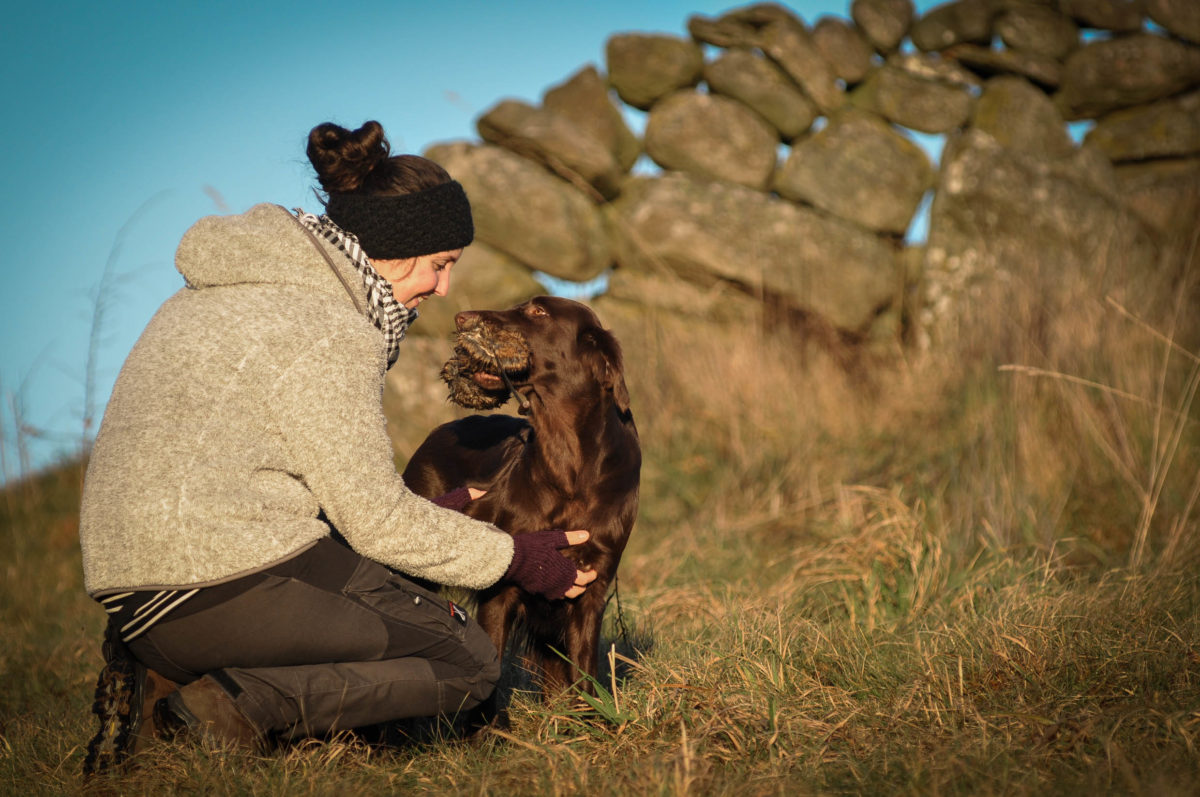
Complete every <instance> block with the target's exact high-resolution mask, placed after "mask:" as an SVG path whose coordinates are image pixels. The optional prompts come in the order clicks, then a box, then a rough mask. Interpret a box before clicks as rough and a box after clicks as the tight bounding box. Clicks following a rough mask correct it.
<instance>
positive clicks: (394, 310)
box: [292, 208, 418, 368]
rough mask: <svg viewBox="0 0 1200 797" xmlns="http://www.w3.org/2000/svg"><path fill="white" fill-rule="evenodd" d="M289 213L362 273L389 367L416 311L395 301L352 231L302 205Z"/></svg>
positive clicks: (368, 316)
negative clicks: (305, 209) (306, 210)
mask: <svg viewBox="0 0 1200 797" xmlns="http://www.w3.org/2000/svg"><path fill="white" fill-rule="evenodd" d="M292 212H293V213H295V214H296V218H297V219H298V220H299V221H300V223H301V224H303V225H304V226H305V227H307V228H308V229H309V230H311V231H312V232H313V233H315V234H316V235H319V236H321V237H322V238H324V239H325V240H326V241H329V242H330V243H331V244H333V245H334V246H336V247H337V248H338V249H339V250H340V251H341V252H342V254H344V255H346V257H348V258H350V262H351V263H353V264H354V268H355V270H356V271H358V273H359V274H360V275H361V276H362V280H363V284H364V285H366V287H367V318H369V319H370V321H371V323H372V324H374V325H375V326H376V327H378V329H379V331H380V332H382V333H383V340H384V343H385V344H386V346H387V357H388V368H391V367H392V365H394V364H395V362H396V358H397V357H399V356H400V341H402V340H404V333H405V332H407V331H408V328H409V326H411V325H412V322H413V321H416V320H417V315H418V313H417V311H416V310H410V309H408V308H407V307H405V306H404V305H402V304H400V303H399V302H397V301H396V297H395V296H394V295H393V294H392V284H391V283H390V282H388V281H387V280H385V279H384V278H383V277H381V276H379V272H378V271H376V270H375V267H374V266H372V265H371V260H370V259H369V258H368V257H367V254H366V252H364V251H363V250H362V246H360V245H359V243H358V238H357V237H356V236H355V235H354V233H351V232H348V231H346V230H343V229H342V228H341V227H339V226H337V225H336V224H334V223H333V221H332V220H331V219H330V218H329V217H328V216H325V215H321V216H317V215H315V214H312V213H306V212H305V211H304V210H303V209H302V208H293V209H292Z"/></svg>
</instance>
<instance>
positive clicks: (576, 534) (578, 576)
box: [564, 529, 596, 598]
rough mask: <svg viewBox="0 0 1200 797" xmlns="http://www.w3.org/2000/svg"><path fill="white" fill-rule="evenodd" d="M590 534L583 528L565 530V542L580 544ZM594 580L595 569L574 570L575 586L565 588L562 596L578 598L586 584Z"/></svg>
mask: <svg viewBox="0 0 1200 797" xmlns="http://www.w3.org/2000/svg"><path fill="white" fill-rule="evenodd" d="M590 536H592V535H591V534H590V533H589V532H587V531H584V530H583V529H577V530H575V531H568V532H567V543H568V544H570V545H581V544H583V543H585V542H587V539H588V537H590ZM595 580H596V571H595V570H576V571H575V586H573V587H571V588H570V589H569V590H567V594H566V595H565V596H564V597H567V598H578V597H579V596H580V595H582V594H583V591H584V590H585V589H587V585H588V584H591V583H592V582H593V581H595Z"/></svg>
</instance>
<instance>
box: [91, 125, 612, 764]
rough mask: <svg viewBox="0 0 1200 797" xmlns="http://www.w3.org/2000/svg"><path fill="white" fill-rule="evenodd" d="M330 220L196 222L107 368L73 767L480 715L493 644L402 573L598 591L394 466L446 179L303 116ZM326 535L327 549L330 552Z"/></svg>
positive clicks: (460, 206)
mask: <svg viewBox="0 0 1200 797" xmlns="http://www.w3.org/2000/svg"><path fill="white" fill-rule="evenodd" d="M308 156H309V159H310V160H311V162H312V164H313V166H314V168H315V169H316V173H317V178H318V180H319V181H320V184H321V186H322V188H323V189H324V190H325V192H326V194H327V196H328V199H327V201H326V214H325V215H323V216H320V217H318V216H314V215H311V214H307V213H304V212H303V211H300V210H297V211H295V212H294V213H290V212H288V211H287V210H285V209H284V208H282V207H279V206H276V205H257V206H255V207H254V208H251V209H250V210H249V211H248V212H246V213H245V214H242V215H239V216H228V217H215V216H214V217H208V218H205V219H201V220H200V221H199V222H197V223H196V225H195V226H193V227H192V228H191V229H190V230H188V232H187V233H186V234H185V235H184V237H183V240H182V241H181V243H180V245H179V250H178V252H177V253H176V267H177V268H178V269H179V271H180V272H181V273H182V275H183V277H184V280H185V282H186V287H184V288H183V289H182V290H180V291H179V292H178V293H177V294H175V295H174V296H173V297H171V298H170V299H168V300H167V302H166V303H164V304H163V306H162V308H160V309H159V311H158V313H157V314H156V315H155V316H154V318H153V319H152V320H151V322H150V324H149V325H148V326H147V328H146V331H145V332H144V333H143V334H142V337H141V339H140V340H139V341H138V342H137V344H136V345H135V346H134V348H133V350H132V352H131V353H130V355H129V359H128V360H127V361H126V363H125V366H124V367H123V368H122V370H121V374H120V376H119V377H118V379H117V383H116V386H115V388H114V390H113V395H112V398H111V400H110V402H109V405H108V408H107V410H106V412H105V416H104V421H103V424H102V426H101V428H100V432H99V435H98V436H97V438H96V444H95V447H94V449H93V452H92V457H91V461H90V463H89V466H88V472H87V479H86V482H85V486H84V495H83V505H82V509H81V517H80V539H81V543H82V548H83V566H84V576H85V586H86V588H87V590H88V593H89V594H90V595H92V596H93V597H95V598H96V599H97V600H98V601H99V602H100V603H101V604H102V605H103V606H104V607H105V610H106V611H107V612H108V615H109V626H108V631H107V633H106V642H105V651H104V652H105V659H106V664H105V667H104V669H103V670H102V672H101V675H100V679H99V683H98V685H97V688H96V702H95V705H94V707H93V710H94V711H95V713H96V714H97V715H98V716H99V718H100V725H101V728H100V732H99V733H98V734H97V736H96V738H95V739H93V740H92V743H91V744H90V745H89V753H88V759H87V762H86V763H85V771H87V772H89V773H90V772H98V771H103V770H105V769H107V768H108V767H111V766H113V765H116V764H120V763H122V762H123V761H124V760H125V759H126V758H127V757H128V756H129V755H130V754H131V753H134V752H136V751H137V749H138V748H139V746H140V745H142V744H143V743H144V742H145V741H146V740H148V739H150V738H154V737H155V736H168V735H171V734H174V733H177V732H179V731H180V730H186V731H189V732H191V733H199V734H207V735H209V736H212V737H215V738H216V739H217V740H218V741H222V742H226V743H230V744H234V745H238V746H242V747H245V748H249V749H261V748H262V747H263V745H264V744H265V743H266V742H267V741H268V740H270V739H273V738H280V737H283V738H286V737H291V736H296V735H303V734H314V733H324V732H326V731H329V730H334V729H339V728H354V727H359V726H363V725H368V724H373V723H378V722H383V721H387V720H393V719H399V718H403V717H419V716H433V715H438V714H452V713H455V712H459V711H463V710H466V709H469V708H471V707H473V706H475V705H478V704H479V703H480V702H481V701H483V700H484V699H485V698H487V696H488V695H489V694H490V693H491V692H492V690H493V688H494V686H495V683H496V680H497V678H498V676H499V662H498V657H497V652H496V651H495V650H494V649H493V648H492V645H491V643H490V641H489V640H488V638H487V637H486V635H484V634H483V632H482V630H481V629H480V628H479V627H478V625H476V623H475V622H474V621H473V620H471V619H469V618H468V617H467V615H466V613H465V612H463V611H462V610H461V609H460V608H459V607H457V606H455V605H454V604H453V603H450V602H448V601H447V600H445V599H444V598H440V597H439V596H438V595H437V594H436V593H433V592H429V591H426V590H424V589H422V588H421V587H420V586H418V585H417V584H416V583H414V582H413V581H412V580H411V579H410V578H409V577H410V576H411V577H416V578H421V579H426V580H429V581H433V582H437V583H441V584H449V585H456V586H463V587H468V588H472V589H479V588H483V587H486V586H490V585H491V584H493V583H496V582H497V581H499V580H501V579H507V580H509V581H512V582H515V583H517V584H519V585H520V586H522V587H523V588H525V589H527V590H529V591H532V592H536V593H540V594H542V595H545V596H546V597H548V598H551V599H558V598H563V597H575V596H577V595H579V594H580V593H582V592H583V589H584V588H585V587H586V585H587V584H588V583H590V581H591V580H592V579H593V578H594V577H595V574H594V573H590V572H582V571H577V570H576V569H575V566H574V565H573V564H572V563H571V562H570V561H569V560H568V559H566V557H564V556H562V555H561V553H559V551H558V549H560V548H564V547H566V545H567V544H578V543H580V542H582V541H583V540H585V539H586V538H587V533H586V532H583V531H578V532H568V533H564V532H561V531H547V532H543V533H540V534H531V535H522V536H519V537H517V538H516V539H515V540H514V538H512V537H510V536H509V535H507V534H505V533H503V532H502V531H500V530H498V529H496V528H494V527H492V526H489V525H487V524H484V523H481V522H478V521H475V520H472V519H470V518H468V517H466V516H465V515H462V514H459V513H458V512H456V511H454V509H455V508H458V509H461V508H462V507H463V506H464V505H465V504H466V502H467V501H468V500H470V499H472V498H477V497H478V495H479V494H480V493H479V492H478V491H471V492H470V493H468V491H467V490H465V489H459V490H456V491H454V492H453V493H451V494H449V495H447V496H443V497H442V498H441V499H438V500H437V501H436V502H430V501H427V500H425V499H423V498H420V497H418V496H416V495H414V494H413V493H411V492H410V491H409V490H408V489H407V488H406V487H405V486H404V484H403V482H402V481H401V480H400V477H399V476H398V475H397V474H396V471H395V468H394V467H393V463H392V450H391V445H390V442H389V440H388V437H387V435H386V431H385V419H384V416H383V410H382V394H383V382H384V374H385V372H386V370H387V369H388V368H389V367H390V366H391V365H392V364H393V363H394V362H395V361H396V357H397V354H398V347H399V344H400V341H401V340H402V339H403V337H404V333H405V330H406V329H407V327H408V325H409V324H410V323H412V321H413V320H414V319H415V318H416V315H417V314H416V307H417V306H418V305H419V304H420V303H421V302H422V301H424V300H425V299H427V298H429V297H431V296H444V295H446V292H447V290H448V289H449V286H450V271H451V269H452V267H453V266H454V263H455V262H456V261H457V260H458V258H459V257H460V256H461V255H462V252H463V247H465V246H467V245H468V244H469V243H470V242H471V239H472V237H473V234H474V228H473V225H472V220H471V211H470V206H469V204H468V202H467V198H466V195H465V193H464V192H463V190H462V187H461V186H460V185H459V184H458V183H456V182H454V181H452V180H451V179H450V176H449V175H448V174H446V172H445V171H444V170H443V169H442V168H441V167H440V166H438V165H437V164H435V163H433V162H432V161H428V160H426V159H424V158H419V157H416V156H411V155H401V156H395V157H393V156H391V155H390V153H389V150H388V144H387V140H386V139H385V138H384V134H383V130H382V128H381V127H380V125H379V124H378V123H377V122H368V123H366V124H365V125H363V126H362V127H361V128H359V129H358V130H355V131H349V130H346V129H344V128H341V127H338V126H337V125H333V124H323V125H319V126H317V127H316V128H314V129H313V130H312V131H311V133H310V134H309V141H308ZM334 530H336V533H337V535H338V536H339V537H340V539H337V538H335V535H334V533H333V531H334Z"/></svg>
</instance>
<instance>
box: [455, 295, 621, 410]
mask: <svg viewBox="0 0 1200 797" xmlns="http://www.w3.org/2000/svg"><path fill="white" fill-rule="evenodd" d="M454 320H455V324H456V325H457V327H458V333H457V335H456V336H455V345H454V356H453V357H452V358H451V359H450V360H449V361H448V362H447V363H446V364H445V366H444V367H443V368H442V379H443V381H445V382H446V384H447V385H448V386H449V388H450V400H451V401H453V402H454V403H455V404H458V405H460V406H463V407H467V408H469V409H495V408H496V407H499V406H501V405H502V404H504V402H506V401H508V399H509V398H510V397H511V396H512V390H516V391H517V393H519V394H520V396H521V397H522V398H523V399H524V401H523V402H522V408H523V409H522V411H524V407H525V406H526V405H527V402H528V401H529V400H531V399H532V398H533V397H534V396H540V397H542V399H543V400H546V399H549V398H551V397H554V398H555V399H556V400H563V399H568V398H571V397H579V398H580V399H583V398H586V397H588V396H594V395H595V394H596V393H597V389H598V388H599V390H602V391H604V392H606V393H611V394H612V399H613V402H614V403H615V405H616V406H617V408H618V409H619V410H620V411H621V412H626V411H627V410H628V409H629V393H628V391H627V389H626V387H625V378H624V369H623V363H622V358H621V347H620V345H619V344H618V343H617V339H616V338H615V337H614V336H613V334H612V333H611V332H609V331H608V330H606V329H604V327H603V326H601V324H600V319H598V318H597V317H596V314H595V313H594V312H592V310H591V308H589V307H588V306H587V305H584V304H580V303H579V302H574V301H571V300H570V299H561V298H557V297H552V296H538V297H536V298H534V299H530V300H529V301H527V302H525V303H523V304H519V305H517V306H516V307H513V308H512V309H510V310H501V311H490V310H471V311H467V312H463V313H459V314H458V315H457V316H455V318H454ZM510 388H511V389H510Z"/></svg>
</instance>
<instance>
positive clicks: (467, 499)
mask: <svg viewBox="0 0 1200 797" xmlns="http://www.w3.org/2000/svg"><path fill="white" fill-rule="evenodd" d="M484 495H487V490H480V489H477V488H475V487H455V488H454V489H453V490H451V491H450V492H448V493H442V494H441V495H439V496H438V497H437V498H430V499H429V500H430V501H433V502H434V503H435V504H437V505H438V506H440V507H442V508H443V509H453V510H454V511H455V512H461V511H463V509H464V508H466V506H467V504H469V503H471V502H472V501H474V500H476V499H478V498H480V497H482V496H484Z"/></svg>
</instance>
